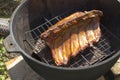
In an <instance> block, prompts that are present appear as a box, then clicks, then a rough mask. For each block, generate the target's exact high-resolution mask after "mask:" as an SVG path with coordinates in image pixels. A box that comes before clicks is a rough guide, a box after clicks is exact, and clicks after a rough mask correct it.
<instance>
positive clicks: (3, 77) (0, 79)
mask: <svg viewBox="0 0 120 80" xmlns="http://www.w3.org/2000/svg"><path fill="white" fill-rule="evenodd" d="M3 39H4V38H0V80H10V78H9V77H8V74H7V70H6V67H5V64H4V62H5V61H7V60H8V58H6V49H5V48H4V46H3Z"/></svg>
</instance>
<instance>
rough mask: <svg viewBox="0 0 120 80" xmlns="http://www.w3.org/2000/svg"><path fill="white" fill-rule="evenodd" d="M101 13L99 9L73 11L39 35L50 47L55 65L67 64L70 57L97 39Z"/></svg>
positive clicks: (99, 35) (99, 32)
mask: <svg viewBox="0 0 120 80" xmlns="http://www.w3.org/2000/svg"><path fill="white" fill-rule="evenodd" d="M102 14H103V13H102V12H101V11H99V10H92V11H88V12H76V13H73V14H72V15H70V16H68V17H66V18H64V19H62V20H61V21H59V22H57V23H56V24H55V25H53V26H51V27H50V28H49V29H48V30H47V31H45V32H44V33H42V34H41V35H40V37H41V38H42V39H43V40H45V41H46V43H47V44H48V46H49V47H50V48H51V50H52V56H53V59H54V61H55V63H56V65H58V66H59V65H65V64H67V63H68V61H69V59H70V57H72V56H73V57H74V56H76V55H77V54H78V53H79V52H80V51H83V50H85V49H86V48H87V47H88V45H91V46H92V45H93V43H94V42H98V41H99V39H100V37H101V31H100V25H99V23H100V21H99V20H100V16H102Z"/></svg>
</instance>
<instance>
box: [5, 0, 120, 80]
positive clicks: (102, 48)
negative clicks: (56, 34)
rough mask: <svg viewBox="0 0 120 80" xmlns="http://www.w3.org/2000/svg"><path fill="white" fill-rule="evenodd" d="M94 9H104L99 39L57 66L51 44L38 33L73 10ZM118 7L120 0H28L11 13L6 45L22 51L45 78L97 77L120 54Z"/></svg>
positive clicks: (88, 78) (26, 58)
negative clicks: (49, 45) (63, 64)
mask: <svg viewBox="0 0 120 80" xmlns="http://www.w3.org/2000/svg"><path fill="white" fill-rule="evenodd" d="M61 5H62V6H61ZM111 5H112V6H111ZM93 9H98V10H101V11H103V13H104V16H103V17H102V18H101V19H102V20H101V25H100V28H101V30H102V37H101V38H100V41H99V42H98V43H95V44H94V45H93V46H92V47H88V48H87V49H86V50H85V51H83V52H80V54H79V55H78V56H76V57H75V58H72V59H71V60H70V61H69V63H68V65H66V66H60V67H58V66H56V65H55V64H54V62H53V59H52V56H51V50H50V48H49V47H48V46H47V45H46V43H45V41H43V40H41V39H40V38H39V35H40V34H41V33H42V32H44V31H46V30H47V29H48V28H49V27H50V26H51V25H53V24H55V23H56V22H58V21H59V20H61V19H62V18H64V17H66V16H68V15H69V14H71V13H74V12H76V11H89V10H93ZM119 10H120V3H119V2H118V1H117V0H109V1H107V2H106V1H103V0H98V1H96V0H91V1H89V0H76V1H72V0H66V1H64V0H60V1H58V0H50V1H49V0H39V1H37V0H25V1H23V3H21V4H20V5H19V6H18V7H17V9H16V10H15V11H14V13H13V15H12V17H11V20H10V35H9V36H8V37H7V38H6V39H5V40H4V45H5V47H6V49H7V50H8V52H20V53H21V54H22V56H23V58H24V59H25V61H26V62H27V63H28V65H29V66H30V67H31V68H32V69H33V70H34V71H36V72H37V73H38V74H39V75H41V76H42V77H44V78H45V79H46V80H54V79H56V80H78V79H81V80H95V79H97V78H98V77H100V76H101V75H103V74H105V73H106V72H107V71H108V70H109V69H110V68H111V67H112V66H113V64H114V63H115V62H116V60H117V59H118V58H119V56H120V50H119V49H120V46H119V45H120V39H119V38H120V36H119V34H120V27H119V26H120V23H119V21H120V16H119V15H120V11H119ZM113 12H114V13H116V14H114V13H113ZM33 52H34V53H33ZM54 75H55V76H54Z"/></svg>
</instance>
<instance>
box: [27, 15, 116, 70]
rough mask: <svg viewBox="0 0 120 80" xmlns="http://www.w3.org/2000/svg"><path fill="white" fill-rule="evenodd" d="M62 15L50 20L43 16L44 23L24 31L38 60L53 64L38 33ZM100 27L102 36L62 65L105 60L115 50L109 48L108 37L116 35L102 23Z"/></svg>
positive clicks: (81, 64) (48, 50)
mask: <svg viewBox="0 0 120 80" xmlns="http://www.w3.org/2000/svg"><path fill="white" fill-rule="evenodd" d="M64 17H65V16H56V17H54V18H52V19H50V20H48V19H46V18H45V17H44V19H45V21H46V22H45V23H43V24H42V25H40V26H38V27H36V28H34V29H32V30H29V31H26V32H25V35H26V43H27V44H28V45H29V46H30V47H31V49H32V50H33V52H34V53H35V54H36V55H37V56H38V57H39V58H40V61H42V62H44V63H46V64H49V65H55V64H54V61H53V59H52V56H51V50H50V49H49V48H48V46H47V45H46V43H45V41H43V40H41V39H40V38H39V35H40V34H41V33H43V32H44V31H46V30H47V29H48V28H49V27H50V26H52V25H53V24H55V23H56V22H58V21H59V20H61V19H62V18H64ZM101 29H102V37H101V39H100V41H99V42H98V43H96V44H94V45H93V46H92V47H88V48H87V49H86V50H85V51H84V52H80V54H79V55H78V56H76V57H74V58H72V59H71V60H70V62H69V63H68V65H66V66H64V67H70V68H72V67H84V66H89V65H93V64H95V63H99V62H101V61H103V60H105V59H106V58H108V57H109V56H111V55H112V54H114V53H115V52H116V50H112V49H111V43H110V42H109V39H111V37H112V38H114V39H117V37H116V36H114V35H113V34H112V33H111V32H110V31H108V30H107V29H106V28H105V27H104V26H103V25H101ZM29 35H32V36H33V38H30V37H29Z"/></svg>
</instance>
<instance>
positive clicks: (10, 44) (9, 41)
mask: <svg viewBox="0 0 120 80" xmlns="http://www.w3.org/2000/svg"><path fill="white" fill-rule="evenodd" d="M3 44H4V46H5V48H6V50H7V51H8V52H10V53H11V52H15V53H16V52H21V51H20V49H19V47H18V46H17V45H16V43H15V42H14V40H13V38H12V36H11V35H9V36H7V37H6V38H5V39H4V41H3Z"/></svg>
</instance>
